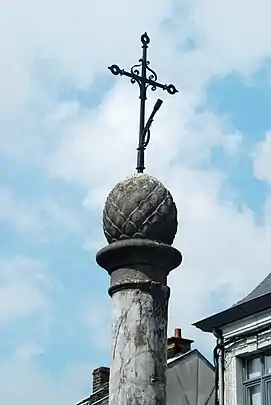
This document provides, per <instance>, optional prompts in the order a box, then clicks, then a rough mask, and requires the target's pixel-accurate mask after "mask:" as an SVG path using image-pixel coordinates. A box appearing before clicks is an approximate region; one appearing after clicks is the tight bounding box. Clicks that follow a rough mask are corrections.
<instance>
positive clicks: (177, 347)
mask: <svg viewBox="0 0 271 405" xmlns="http://www.w3.org/2000/svg"><path fill="white" fill-rule="evenodd" d="M193 342H194V340H190V339H185V338H183V337H182V330H181V329H180V328H176V329H174V336H172V337H170V338H168V340H167V358H168V359H172V358H173V357H176V356H178V355H179V354H185V353H187V352H189V351H190V350H191V344H192V343H193Z"/></svg>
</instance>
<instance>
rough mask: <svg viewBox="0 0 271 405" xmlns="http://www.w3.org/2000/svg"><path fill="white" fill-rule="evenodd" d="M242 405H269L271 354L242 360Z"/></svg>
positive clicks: (270, 398) (270, 396) (270, 395)
mask: <svg viewBox="0 0 271 405" xmlns="http://www.w3.org/2000/svg"><path fill="white" fill-rule="evenodd" d="M243 384H244V405H270V404H271V353H262V354H259V355H258V356H255V357H251V358H248V359H245V360H244V375H243Z"/></svg>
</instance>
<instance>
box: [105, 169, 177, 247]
mask: <svg viewBox="0 0 271 405" xmlns="http://www.w3.org/2000/svg"><path fill="white" fill-rule="evenodd" d="M103 229H104V234H105V237H106V239H107V241H108V243H112V242H115V241H118V240H123V239H132V238H144V239H150V240H153V241H157V242H160V243H161V242H162V243H166V244H168V245H171V244H172V243H173V240H174V237H175V234H176V232H177V208H176V205H175V203H174V201H173V198H172V195H171V194H170V192H169V191H168V190H167V189H166V188H165V187H164V185H163V184H162V183H161V182H160V181H158V180H157V179H155V178H153V177H151V176H149V175H147V174H145V173H140V174H136V175H134V176H131V177H129V178H127V179H126V180H124V181H123V182H121V183H118V184H117V185H116V186H115V187H114V188H113V190H112V191H111V192H110V194H109V196H108V197H107V200H106V203H105V207H104V211H103Z"/></svg>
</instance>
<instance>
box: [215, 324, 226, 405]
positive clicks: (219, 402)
mask: <svg viewBox="0 0 271 405" xmlns="http://www.w3.org/2000/svg"><path fill="white" fill-rule="evenodd" d="M213 335H214V336H215V338H216V347H215V348H214V364H215V405H224V404H225V402H224V390H225V384H224V369H225V367H224V363H225V350H224V338H223V333H222V331H221V329H214V330H213Z"/></svg>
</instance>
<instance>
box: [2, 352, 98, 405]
mask: <svg viewBox="0 0 271 405" xmlns="http://www.w3.org/2000/svg"><path fill="white" fill-rule="evenodd" d="M31 346H32V348H31ZM39 355H40V350H38V348H37V347H35V345H31V344H30V345H29V344H28V345H25V347H19V348H18V349H17V350H16V351H15V353H14V355H13V356H11V358H9V359H8V360H6V361H2V362H0V372H1V375H2V378H1V382H0V392H1V400H2V401H3V402H12V403H21V404H27V405H35V404H36V403H37V402H39V404H40V405H47V404H48V403H50V404H51V405H59V404H60V403H63V404H64V403H65V404H67V405H74V404H75V403H77V402H78V401H79V400H80V399H82V398H81V395H82V394H81V393H82V391H83V390H86V387H90V375H91V370H92V365H91V364H88V363H82V364H74V365H73V367H70V368H68V369H67V370H65V371H64V372H63V374H62V376H61V377H60V378H58V377H55V376H51V375H50V374H49V373H47V372H46V371H44V370H43V369H42V367H41V365H40V362H39V361H38V358H39ZM14 387H16V389H14Z"/></svg>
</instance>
